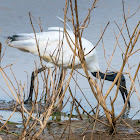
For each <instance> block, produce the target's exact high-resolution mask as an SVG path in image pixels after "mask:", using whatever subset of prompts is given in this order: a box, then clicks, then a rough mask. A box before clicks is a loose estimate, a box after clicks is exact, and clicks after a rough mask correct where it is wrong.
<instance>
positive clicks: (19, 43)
mask: <svg viewBox="0 0 140 140" xmlns="http://www.w3.org/2000/svg"><path fill="white" fill-rule="evenodd" d="M33 38H34V36H33V35H32V34H17V35H13V36H9V37H8V38H7V44H8V46H11V47H14V48H17V49H19V50H21V51H26V52H28V51H31V50H30V49H33V48H32V47H31V46H34V45H35V41H34V39H33Z"/></svg>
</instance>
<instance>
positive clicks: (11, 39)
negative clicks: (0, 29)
mask: <svg viewBox="0 0 140 140" xmlns="http://www.w3.org/2000/svg"><path fill="white" fill-rule="evenodd" d="M18 37H20V36H19V35H13V36H8V40H10V42H12V41H17V40H18Z"/></svg>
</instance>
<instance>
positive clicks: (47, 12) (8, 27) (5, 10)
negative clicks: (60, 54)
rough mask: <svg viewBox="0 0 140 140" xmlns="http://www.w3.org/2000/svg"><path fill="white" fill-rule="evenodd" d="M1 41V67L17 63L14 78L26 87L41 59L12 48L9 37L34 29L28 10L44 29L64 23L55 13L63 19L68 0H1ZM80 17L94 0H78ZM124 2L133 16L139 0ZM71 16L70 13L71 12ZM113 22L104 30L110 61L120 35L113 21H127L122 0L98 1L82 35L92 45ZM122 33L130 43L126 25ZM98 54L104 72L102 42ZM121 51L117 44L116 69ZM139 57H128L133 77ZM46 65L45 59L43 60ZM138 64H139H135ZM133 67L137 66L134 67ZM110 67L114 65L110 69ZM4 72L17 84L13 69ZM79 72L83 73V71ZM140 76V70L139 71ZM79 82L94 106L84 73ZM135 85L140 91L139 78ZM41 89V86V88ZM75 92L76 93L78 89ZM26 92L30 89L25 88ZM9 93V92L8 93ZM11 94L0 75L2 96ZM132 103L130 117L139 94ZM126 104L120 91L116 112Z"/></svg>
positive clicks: (130, 24) (132, 25)
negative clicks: (37, 61)
mask: <svg viewBox="0 0 140 140" xmlns="http://www.w3.org/2000/svg"><path fill="white" fill-rule="evenodd" d="M0 3H1V5H0V42H1V43H2V44H3V51H4V50H5V49H6V50H5V54H4V57H3V59H2V62H1V66H2V67H5V66H6V65H9V64H12V63H14V65H13V66H12V70H13V72H14V74H15V77H16V79H17V81H18V83H20V81H21V84H22V85H23V84H24V83H25V86H27V73H28V76H29V77H30V75H31V72H32V71H33V70H34V61H35V60H39V59H38V57H37V56H34V55H32V54H30V53H24V52H21V51H19V50H16V49H14V48H10V47H8V46H7V44H6V43H5V41H6V37H7V36H10V35H13V34H16V33H26V32H33V30H32V27H31V24H30V20H29V16H28V12H31V14H32V15H33V16H34V17H35V18H36V19H38V18H39V17H41V25H42V28H43V30H44V31H46V30H47V28H48V27H50V26H63V25H62V23H61V22H60V21H59V20H58V19H57V18H56V16H59V17H61V18H63V17H64V6H65V1H64V0H61V1H58V0H53V1H49V0H47V1H46V0H41V1H40V0H34V1H33V0H24V1H19V0H12V1H11V0H5V1H3V0H0ZM78 3H79V19H80V21H83V20H84V18H85V17H86V15H87V14H88V8H90V7H91V4H92V0H88V1H86V2H85V1H84V0H79V1H78ZM124 3H125V11H126V15H127V11H128V9H129V8H130V9H129V14H130V15H132V14H133V13H134V12H135V11H136V10H137V9H138V7H139V6H140V1H139V0H135V1H133V0H130V1H126V0H125V1H124ZM68 15H70V13H68ZM139 17H140V11H138V12H137V13H136V15H134V16H133V17H132V18H130V19H129V20H128V27H129V30H130V34H132V32H133V30H134V28H135V26H136V24H137V23H138V21H139V20H140V18H139ZM109 21H110V24H109V26H108V28H107V30H106V32H105V35H104V38H103V43H104V47H105V55H106V58H107V60H108V61H109V59H110V57H111V55H112V52H113V49H114V46H115V43H116V38H115V34H116V35H118V33H119V30H118V28H117V26H116V25H115V23H114V21H115V22H116V23H117V24H118V25H119V26H120V28H121V26H122V24H123V22H124V20H123V9H122V1H121V0H118V1H110V0H104V1H99V3H98V5H97V8H95V9H94V10H93V11H92V13H91V21H90V24H89V27H88V28H87V29H85V31H84V34H83V37H85V38H86V39H88V40H89V41H91V42H92V43H93V44H96V43H97V42H98V39H99V38H100V35H101V31H103V29H104V28H105V26H106V24H107V23H108V22H109ZM34 26H35V28H36V32H39V31H40V29H39V27H38V25H37V24H34ZM123 35H124V36H125V38H126V42H127V43H128V34H127V31H126V28H124V30H123ZM139 44H140V39H139V40H138V42H137V44H136V46H135V49H134V50H137V49H138V48H139ZM119 45H120V46H121V48H122V49H123V50H124V48H125V45H124V41H123V39H122V37H120V39H119ZM96 49H97V53H98V59H99V64H100V69H101V71H103V72H104V71H105V70H106V68H107V63H106V60H105V58H104V50H103V44H102V43H101V42H100V43H99V45H98V46H97V48H96ZM121 55H122V54H121V53H120V49H119V47H118V46H117V48H116V51H115V54H114V57H113V59H112V62H111V67H113V68H114V69H115V70H119V69H120V67H121V63H122V56H121ZM139 60H140V55H139V52H137V53H136V54H135V55H134V56H132V57H131V58H130V59H129V66H130V67H132V68H131V71H130V73H131V76H132V77H133V76H134V73H135V71H136V68H137V65H138V63H139ZM44 64H45V62H44ZM135 65H136V66H135ZM133 66H134V67H133ZM110 69H111V68H110ZM4 70H5V72H6V73H7V74H8V76H9V78H10V79H11V80H12V82H14V85H16V82H15V80H14V77H13V76H12V74H11V72H10V69H9V68H5V69H4ZM125 70H126V71H127V72H128V70H129V69H128V67H125ZM80 72H82V73H83V71H82V70H80ZM139 77H140V73H139ZM77 79H78V83H79V85H80V87H81V88H82V90H83V92H84V94H85V95H86V97H87V99H88V100H89V102H90V103H91V105H92V106H93V107H94V106H95V105H96V101H95V97H94V96H93V94H92V93H91V90H90V88H89V85H88V81H87V80H85V79H84V78H83V77H82V76H80V75H78V78H77ZM126 79H127V88H128V89H129V88H130V86H131V85H130V84H131V82H130V80H129V77H128V76H126ZM29 82H30V78H28V83H29ZM110 85H111V83H110V82H107V81H106V82H105V85H104V89H103V93H106V91H107V90H108V87H109V86H110ZM135 86H136V87H137V91H138V92H139V91H140V86H139V84H138V81H137V80H136V83H135ZM71 88H72V89H73V92H74V93H75V94H76V98H77V99H78V100H80V99H82V105H83V107H84V108H85V109H86V110H87V111H90V110H91V108H90V107H89V105H87V103H86V101H85V100H84V98H83V96H82V94H80V91H79V90H78V88H77V87H76V90H75V83H74V82H73V81H71ZM115 89H116V87H114V88H113V90H112V92H111V95H110V96H111V97H112V98H113V96H114V93H115ZM40 90H41V89H40ZM75 91H76V92H75ZM26 92H27V91H26ZM6 93H7V94H8V95H7V94H6ZM9 96H10V97H11V98H13V97H12V95H11V93H10V91H9V89H8V88H7V85H6V83H5V81H4V80H3V78H2V76H1V75H0V99H1V100H6V101H9V100H11V98H10V97H9ZM109 102H110V99H109V97H108V98H107V104H109ZM131 106H132V108H131V109H130V112H129V117H130V118H131V117H132V116H133V115H134V114H135V113H136V112H137V111H138V110H139V109H140V107H139V106H140V102H139V100H138V97H137V95H136V93H135V92H134V94H133V95H132V96H131ZM122 107H123V100H122V97H121V94H120V93H119V95H118V98H117V100H116V102H115V108H116V114H119V112H120V110H121V109H122ZM69 108H70V103H69V105H68V106H67V107H66V109H65V111H66V112H67V111H68V110H69ZM139 118H140V113H139V114H137V115H136V116H135V117H134V119H139Z"/></svg>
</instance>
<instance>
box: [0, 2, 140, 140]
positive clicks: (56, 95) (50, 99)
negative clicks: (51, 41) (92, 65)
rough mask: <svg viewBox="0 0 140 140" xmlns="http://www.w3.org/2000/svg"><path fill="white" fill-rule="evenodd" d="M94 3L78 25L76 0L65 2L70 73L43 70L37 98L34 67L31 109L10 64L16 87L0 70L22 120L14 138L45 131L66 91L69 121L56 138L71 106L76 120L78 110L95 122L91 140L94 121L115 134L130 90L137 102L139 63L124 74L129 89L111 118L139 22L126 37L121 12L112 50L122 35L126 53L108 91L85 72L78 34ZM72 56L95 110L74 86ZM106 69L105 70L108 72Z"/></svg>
mask: <svg viewBox="0 0 140 140" xmlns="http://www.w3.org/2000/svg"><path fill="white" fill-rule="evenodd" d="M68 1H69V5H68ZM97 2H98V0H95V1H94V3H93V5H92V6H91V8H90V9H89V13H88V15H87V17H85V20H84V21H83V23H82V24H79V17H78V5H77V0H75V1H74V4H73V3H72V0H66V3H65V10H64V35H65V37H66V39H67V42H68V44H69V46H70V48H71V50H72V51H73V54H74V55H73V62H72V67H71V70H70V74H69V77H68V78H67V79H66V75H67V72H66V70H65V69H63V66H62V69H61V70H59V68H57V67H55V68H54V69H53V70H52V69H51V68H49V69H48V68H46V70H44V72H43V75H42V80H43V85H44V86H43V94H42V96H41V97H40V98H39V97H38V93H39V80H38V68H37V64H35V70H34V73H35V75H36V78H35V82H34V84H35V86H34V93H35V98H34V102H33V104H32V108H31V109H30V110H27V109H26V107H25V105H24V89H25V85H21V84H19V83H18V82H17V80H16V77H15V76H14V73H13V72H12V68H11V65H10V66H7V67H10V69H11V72H12V74H13V76H14V80H15V81H16V83H17V85H13V83H12V81H11V79H9V77H8V75H7V74H6V73H5V71H4V68H2V67H0V72H1V75H2V76H3V78H4V80H5V82H6V84H7V86H8V88H9V90H10V92H11V94H12V95H13V98H14V100H15V101H16V106H15V107H14V109H13V113H14V112H15V111H16V110H18V111H19V112H20V114H21V116H22V119H23V129H22V132H21V134H20V135H17V137H19V139H38V138H39V137H40V135H41V134H42V132H43V130H44V129H45V128H46V125H47V123H48V122H49V118H50V116H51V115H52V114H53V113H54V112H56V111H59V112H61V110H62V109H63V108H64V107H65V104H64V105H63V104H62V103H63V99H64V96H65V93H66V91H67V90H68V91H69V93H70V97H71V98H72V103H71V104H72V107H71V113H70V116H69V119H68V121H67V123H66V125H65V129H64V131H63V132H62V135H61V136H60V139H61V138H62V137H63V134H64V133H65V131H66V129H68V128H69V126H70V124H71V117H72V113H73V110H74V106H75V107H76V110H77V112H78V115H79V118H80V119H83V117H82V115H81V112H80V111H79V108H80V109H82V110H83V111H84V112H85V113H86V114H87V115H88V116H89V117H91V118H92V119H93V120H95V121H93V122H92V123H94V125H93V128H92V131H91V139H92V138H93V135H92V133H93V132H94V130H95V127H96V123H97V122H100V123H102V124H103V125H105V126H106V127H108V128H109V130H110V132H111V133H115V131H116V129H115V128H116V123H117V120H118V119H119V118H120V116H121V115H122V114H123V113H124V111H125V109H126V106H127V102H128V100H129V97H130V94H131V93H132V89H135V91H136V93H137V96H138V99H139V100H140V97H139V93H138V91H137V87H136V85H135V80H136V77H137V78H138V79H139V77H138V72H139V69H140V63H139V64H138V65H137V70H136V72H135V75H134V77H132V76H131V74H130V70H131V69H130V68H129V71H128V72H126V74H127V75H128V76H129V78H130V81H131V87H130V89H129V92H128V97H127V99H126V102H125V104H124V106H123V108H122V110H121V111H120V114H118V115H117V116H116V115H115V110H114V102H115V100H116V98H117V96H118V91H119V86H120V80H121V75H122V73H123V71H124V67H125V66H126V65H128V64H129V60H128V59H129V58H130V57H131V56H132V55H135V53H136V52H138V51H139V49H138V50H136V51H133V49H134V47H135V44H136V42H137V40H138V38H139V35H140V29H139V24H140V21H139V22H138V23H137V26H136V27H135V29H134V30H133V34H132V35H130V34H129V28H128V26H127V19H128V18H129V17H128V15H127V17H126V15H125V13H123V14H124V23H123V25H122V27H121V28H120V27H118V29H119V31H120V33H119V35H118V36H117V37H116V44H115V47H114V51H115V49H116V47H117V45H118V40H119V38H120V37H121V36H122V38H123V40H124V42H125V47H126V50H125V52H123V63H122V64H121V65H120V66H121V68H120V70H119V71H118V74H117V76H116V78H115V80H114V82H113V83H112V85H111V86H110V87H109V88H108V91H107V92H106V93H105V94H102V89H101V87H100V86H99V85H100V84H99V85H98V84H97V81H96V80H94V79H93V78H92V77H91V76H90V74H89V72H88V69H87V64H86V61H85V54H84V52H83V49H82V43H81V38H82V34H83V31H84V29H85V28H87V27H88V24H89V22H90V14H91V12H92V10H93V8H94V7H95V6H96V3H97ZM123 4H124V3H123ZM68 8H70V11H71V15H72V19H70V18H69V17H67V10H68ZM135 14H136V13H135ZM29 16H30V21H31V25H32V28H33V31H34V35H35V40H36V46H37V48H38V55H39V58H40V62H39V66H41V67H42V68H43V67H45V66H44V65H43V63H42V58H41V55H40V50H39V46H38V40H37V38H36V32H35V29H34V26H33V21H32V18H33V17H32V16H31V14H29ZM67 19H69V21H71V24H72V27H73V32H74V34H75V41H74V42H75V43H74V45H75V48H72V46H71V43H70V42H71V40H72V39H71V38H70V36H69V34H68V32H67V30H66V20H67ZM108 24H109V23H108ZM108 24H107V26H108ZM116 25H117V24H116ZM39 26H40V29H41V31H42V28H41V24H40V23H39ZM107 26H106V28H105V29H104V31H103V33H102V35H101V37H100V39H99V41H98V43H99V42H100V41H101V40H102V38H103V35H104V32H105V30H106V29H107ZM117 26H118V25H117ZM125 26H126V27H127V32H128V34H129V42H128V43H127V42H126V40H125V37H124V36H123V33H122V31H123V29H124V27H125ZM98 43H97V44H96V46H97V45H98ZM1 46H2V45H1V44H0V52H1ZM96 46H95V47H96ZM59 47H60V48H61V49H62V48H63V45H60V46H59ZM95 47H94V48H95ZM94 48H93V49H94ZM61 49H60V50H61ZM93 49H92V50H93ZM92 50H91V51H92ZM91 51H90V52H91ZM90 52H89V53H90ZM59 53H60V52H58V58H59ZM86 55H88V54H86ZM113 55H114V52H113V54H112V56H111V58H110V61H109V62H107V64H108V68H109V67H110V63H111V60H112V58H113ZM76 56H77V57H78V58H79V60H80V62H81V66H82V68H83V70H84V74H85V75H84V77H85V78H87V80H88V82H89V85H90V88H91V91H92V93H93V94H94V96H95V99H96V100H97V102H98V104H97V107H96V108H93V107H92V106H91V104H90V102H89V101H88V100H87V99H86V97H85V95H84V93H83V92H82V90H81V88H80V86H79V85H78V83H77V82H76V80H75V79H74V77H73V75H74V74H75V71H74V63H75V57H76ZM52 60H53V62H54V63H55V64H56V65H57V59H56V60H54V59H53V58H52ZM108 68H107V70H108ZM107 70H106V72H107ZM60 72H61V74H62V75H61V77H62V78H61V80H59V77H60ZM46 73H47V74H46ZM46 75H47V76H46ZM71 79H74V81H75V83H76V85H77V87H79V89H80V90H81V93H82V94H83V95H84V97H85V99H86V101H87V102H88V104H89V105H90V106H91V108H92V110H93V111H94V110H96V111H94V112H95V115H94V116H93V115H90V113H88V112H87V111H86V110H84V108H83V107H82V105H81V104H80V102H78V101H77V99H76V98H75V97H74V96H73V93H72V90H71V88H70V84H69V83H70V81H71ZM117 80H118V81H119V82H118V84H117V89H116V93H115V96H114V98H113V99H111V100H110V102H111V109H109V108H108V107H107V105H106V99H107V97H108V96H109V94H110V91H111V90H112V88H113V87H114V85H115V83H116V81H117ZM16 86H18V90H16V89H17V87H16ZM38 100H40V102H37V101H38ZM68 100H69V98H68ZM44 102H45V104H44ZM66 103H67V102H66ZM99 106H101V107H102V108H103V110H104V113H105V117H106V119H107V122H106V121H104V120H101V119H100V117H99ZM13 113H12V114H13ZM12 114H11V115H10V116H9V118H10V117H12ZM7 121H8V120H7ZM7 121H6V122H5V123H4V125H3V126H2V127H1V128H0V130H3V128H4V126H6V123H7ZM122 121H124V120H122ZM124 123H125V124H126V125H127V126H128V127H130V128H131V126H129V124H127V123H126V122H124ZM132 129H133V128H132ZM87 130H88V127H85V130H84V131H83V133H82V134H84V133H85V132H86V131H87ZM135 132H136V133H138V134H140V132H138V131H137V130H135ZM9 133H10V132H9Z"/></svg>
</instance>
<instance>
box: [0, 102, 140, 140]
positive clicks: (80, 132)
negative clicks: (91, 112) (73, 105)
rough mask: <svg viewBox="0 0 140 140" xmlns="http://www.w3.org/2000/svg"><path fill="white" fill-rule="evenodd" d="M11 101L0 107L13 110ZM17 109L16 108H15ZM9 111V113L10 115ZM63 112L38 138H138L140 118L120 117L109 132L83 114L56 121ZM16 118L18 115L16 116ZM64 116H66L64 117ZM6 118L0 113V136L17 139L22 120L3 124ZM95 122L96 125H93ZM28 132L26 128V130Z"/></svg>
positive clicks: (6, 139)
mask: <svg viewBox="0 0 140 140" xmlns="http://www.w3.org/2000/svg"><path fill="white" fill-rule="evenodd" d="M13 107H14V106H13V105H12V103H6V102H1V103H0V109H2V108H3V109H4V110H7V111H8V108H9V112H10V111H12V110H13ZM17 111H18V110H17ZM10 114H11V113H9V116H10ZM63 115H64V114H61V116H57V115H54V116H52V117H51V118H52V119H51V120H49V122H48V123H47V125H46V128H45V130H44V131H43V133H42V134H41V135H40V137H39V139H43V140H45V139H49V140H53V139H56V140H57V139H64V140H65V139H70V140H76V139H78V140H83V139H85V140H88V139H91V137H93V138H94V139H95V140H96V139H97V140H102V139H103V140H118V139H125V140H127V139H128V140H129V139H132V140H133V139H135V140H137V139H140V120H131V119H123V118H120V119H119V120H118V121H117V125H116V131H115V132H114V134H110V133H109V129H108V127H107V126H105V125H103V124H102V123H99V122H95V120H93V119H92V118H89V117H88V116H86V115H85V114H83V115H82V116H83V120H80V119H79V117H78V116H76V115H73V117H72V119H71V120H69V116H68V115H67V120H63V119H62V120H61V121H56V119H53V118H56V117H61V118H62V117H64V116H63ZM17 118H18V117H17ZM65 118H66V117H65ZM98 118H99V119H100V120H101V121H103V122H105V123H107V121H106V119H105V117H101V116H100V117H98ZM4 122H6V120H5V119H4V114H0V128H1V131H0V138H2V139H4V140H8V139H12V140H13V139H19V137H20V135H21V134H22V131H23V129H24V127H23V124H22V122H18V120H17V122H12V121H10V120H9V121H8V122H7V123H6V125H4ZM95 123H96V125H95ZM94 125H95V128H94V131H93V133H92V130H93V127H94ZM38 128H39V125H36V129H38ZM27 133H28V130H27ZM31 137H32V134H28V135H27V139H31Z"/></svg>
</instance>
